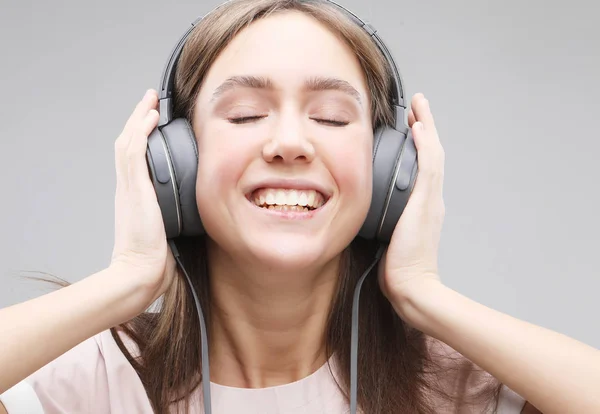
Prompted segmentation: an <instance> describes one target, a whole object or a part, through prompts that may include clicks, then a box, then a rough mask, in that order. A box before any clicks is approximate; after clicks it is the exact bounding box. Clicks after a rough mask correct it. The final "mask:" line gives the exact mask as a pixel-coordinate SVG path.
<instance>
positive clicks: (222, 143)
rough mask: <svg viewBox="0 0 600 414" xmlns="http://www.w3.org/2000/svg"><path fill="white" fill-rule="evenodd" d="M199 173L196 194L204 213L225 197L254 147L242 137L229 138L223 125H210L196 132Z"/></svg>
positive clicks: (233, 186)
mask: <svg viewBox="0 0 600 414" xmlns="http://www.w3.org/2000/svg"><path fill="white" fill-rule="evenodd" d="M196 140H197V142H198V176H197V181H196V194H197V201H198V208H199V210H200V211H201V213H202V212H203V211H204V210H208V209H209V208H210V207H209V206H215V207H216V206H217V205H218V204H219V200H220V201H225V200H226V198H227V194H228V193H231V191H232V190H234V191H235V190H236V185H237V183H238V182H239V181H240V178H241V176H242V174H243V172H244V169H245V168H246V166H247V164H248V163H249V162H250V155H251V153H252V151H251V149H249V148H247V147H245V146H244V145H243V143H242V142H240V140H237V141H236V140H234V139H228V138H227V135H226V131H224V130H223V129H222V128H214V127H213V128H210V126H207V127H205V128H203V129H202V131H199V132H197V133H196Z"/></svg>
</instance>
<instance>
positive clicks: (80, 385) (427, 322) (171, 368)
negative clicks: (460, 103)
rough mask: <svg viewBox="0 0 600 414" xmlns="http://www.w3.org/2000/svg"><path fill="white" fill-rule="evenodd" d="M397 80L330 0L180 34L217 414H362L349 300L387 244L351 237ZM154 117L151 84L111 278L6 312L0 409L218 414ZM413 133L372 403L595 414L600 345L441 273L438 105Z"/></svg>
mask: <svg viewBox="0 0 600 414" xmlns="http://www.w3.org/2000/svg"><path fill="white" fill-rule="evenodd" d="M390 79H391V74H390V68H389V67H388V66H387V64H386V60H385V59H384V57H383V55H382V54H381V52H380V50H379V49H378V48H377V46H376V45H375V44H374V43H373V41H372V39H371V38H370V37H369V35H368V34H366V32H365V31H364V30H363V29H362V28H360V27H358V26H357V25H356V24H355V23H354V22H353V21H351V20H350V19H348V17H347V16H346V15H344V14H343V13H341V12H340V11H339V10H338V9H337V8H335V7H332V6H331V5H330V4H328V3H327V2H323V1H310V2H308V1H294V0H290V1H283V0H258V1H250V0H234V1H230V2H228V3H227V4H226V5H224V6H222V7H221V8H219V9H217V10H216V11H214V12H213V13H211V14H210V15H208V16H207V17H206V18H205V19H204V20H203V21H202V22H201V23H199V24H198V26H197V27H196V28H195V29H194V33H192V35H191V36H190V38H189V40H188V42H187V43H186V46H185V49H184V50H183V54H182V56H181V59H180V62H179V65H178V67H177V75H176V82H175V95H174V96H175V112H176V113H177V114H178V116H185V117H187V118H188V119H189V120H190V123H191V125H192V127H193V132H194V134H195V137H196V140H197V146H198V174H197V177H196V180H197V182H196V193H197V195H196V201H197V205H198V211H199V213H200V215H201V217H202V221H203V224H204V227H205V229H206V233H207V235H206V236H199V237H188V238H181V239H179V240H177V243H178V248H179V251H180V252H181V257H182V259H183V262H184V263H185V265H186V267H187V269H188V271H189V272H190V274H191V276H192V277H191V279H192V281H193V285H194V289H195V290H196V291H197V293H198V296H199V297H200V302H201V304H202V309H203V310H204V312H205V318H206V321H207V328H208V333H209V335H208V337H209V345H210V346H209V349H210V373H211V377H210V379H211V384H210V385H211V395H212V409H213V413H286V414H292V413H294V414H300V413H328V414H332V413H346V412H348V396H349V384H350V318H351V308H352V295H353V292H354V288H355V286H356V284H357V281H358V279H359V277H360V275H361V274H362V272H363V271H364V270H365V269H366V268H367V267H368V265H369V264H370V263H371V261H372V260H373V257H374V254H375V250H376V247H377V246H376V244H375V243H374V242H370V241H367V240H364V239H363V238H361V237H358V232H359V229H360V228H361V226H362V223H363V222H364V220H365V217H366V215H367V211H368V209H369V205H370V199H371V197H370V195H371V193H372V180H373V179H372V175H373V172H372V154H373V131H374V129H375V128H376V127H378V126H380V125H382V124H388V123H390V122H391V120H392V119H393V113H392V106H391V104H390V99H389V89H390ZM157 109H158V108H157V93H156V92H155V91H149V92H147V93H146V95H145V96H144V98H143V99H142V100H141V102H140V103H139V104H138V105H137V107H136V108H135V110H134V111H133V113H132V115H131V117H130V119H129V120H128V122H127V124H126V125H125V127H124V129H123V132H122V134H121V135H120V136H119V137H118V139H117V140H116V145H115V154H116V169H117V191H116V202H115V209H116V225H115V246H114V254H113V258H112V262H111V264H110V266H108V267H107V268H106V269H105V270H103V271H101V272H99V273H96V274H94V275H91V276H89V277H87V278H85V279H83V280H82V281H80V282H78V283H75V284H72V285H70V286H68V287H65V288H63V289H60V290H58V291H56V292H53V293H50V294H47V295H44V296H42V297H39V298H37V299H34V300H31V301H28V302H25V303H22V304H19V305H16V306H12V307H9V308H6V309H3V310H1V311H0V338H1V340H0V394H2V396H1V397H0V401H2V403H3V405H2V404H0V407H2V408H0V413H4V412H8V413H9V414H15V413H38V412H39V413H42V412H43V413H47V414H53V413H76V412H77V413H108V412H112V413H151V412H156V413H168V412H177V410H178V409H180V410H181V412H185V411H186V410H187V411H188V412H193V413H201V412H203V405H202V402H201V399H202V393H201V387H200V386H199V385H200V384H201V379H202V378H201V376H200V373H201V368H200V367H201V360H200V356H199V355H200V354H199V347H200V346H199V342H198V337H199V329H200V328H199V322H198V320H197V318H196V313H195V309H194V302H193V300H192V298H191V295H190V293H191V291H190V290H189V289H188V287H187V285H186V283H185V279H184V278H182V277H181V275H180V274H179V272H178V271H177V268H176V263H175V261H174V258H173V256H172V255H171V253H170V252H169V248H168V244H167V240H166V235H165V230H164V223H163V221H162V217H161V211H160V208H159V206H158V203H157V200H156V194H155V192H154V188H153V186H152V182H151V180H150V179H149V175H148V169H147V164H146V161H145V152H146V147H147V142H148V135H149V134H150V132H151V131H152V130H153V129H154V128H155V127H156V125H157V123H158V118H159V114H158V112H157ZM408 122H409V127H410V128H411V129H412V132H413V136H414V140H415V144H416V146H417V149H418V161H419V175H418V179H417V182H416V185H415V187H414V190H413V192H412V195H411V197H410V200H409V203H408V205H407V207H406V209H405V211H404V212H403V214H402V216H401V219H400V220H399V222H398V224H397V226H396V227H395V230H394V233H393V236H392V239H391V242H390V244H389V246H388V248H387V251H386V254H385V255H384V257H383V258H382V260H381V262H380V266H379V268H378V271H377V275H372V276H370V277H368V278H367V279H366V280H365V284H364V287H363V292H362V294H361V308H360V309H361V310H360V318H361V319H360V329H359V335H360V337H359V348H358V349H359V359H358V361H359V362H358V363H359V365H358V405H359V408H360V410H361V412H362V413H366V414H375V413H386V414H387V413H484V412H494V411H496V412H500V413H519V412H543V413H547V414H550V413H594V412H600V392H599V391H598V390H600V352H598V351H597V350H595V349H592V348H591V347H589V346H586V345H584V344H581V343H579V342H577V341H575V340H573V339H570V338H567V337H565V336H563V335H560V334H557V333H554V332H551V331H548V330H546V329H543V328H540V327H537V326H533V325H531V324H528V323H525V322H522V321H519V320H517V319H514V318H511V317H509V316H507V315H503V314H501V313H498V312H496V311H494V310H491V309H489V308H486V307H484V306H482V305H480V304H478V303H475V302H473V301H471V300H469V299H467V298H465V297H464V296H462V295H460V294H459V293H457V292H455V291H452V290H451V289H449V288H448V287H446V286H444V284H443V283H442V281H441V280H440V277H439V273H438V267H437V254H438V243H439V237H440V232H441V227H442V221H443V217H444V204H443V198H442V183H443V170H444V152H443V149H442V146H441V144H440V141H439V138H438V135H437V132H436V127H435V123H434V120H433V116H432V113H431V110H430V107H429V104H428V102H427V100H426V99H425V98H424V97H423V95H421V94H418V95H416V96H414V97H413V99H412V102H411V111H410V113H409V115H408ZM298 204H299V205H300V206H298ZM292 205H293V206H292ZM307 210H309V211H307ZM158 298H161V299H162V301H161V306H160V309H158V310H157V311H155V312H149V311H147V309H148V307H149V305H151V304H152V303H154V302H155V301H156V300H157V299H158ZM527 401H528V402H527ZM534 407H535V408H534Z"/></svg>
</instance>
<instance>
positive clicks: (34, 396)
mask: <svg viewBox="0 0 600 414" xmlns="http://www.w3.org/2000/svg"><path fill="white" fill-rule="evenodd" d="M121 337H122V338H123V339H124V342H125V343H126V346H127V348H128V349H129V350H131V351H132V352H133V353H135V352H136V349H135V347H134V346H133V343H132V342H131V341H130V340H128V338H126V337H123V336H121ZM1 398H2V402H3V403H4V405H5V406H6V407H7V411H8V413H9V414H13V413H23V412H27V413H35V412H36V411H30V410H29V409H28V408H25V405H24V404H25V402H29V403H32V404H34V403H37V405H39V406H40V407H42V408H43V413H44V414H59V413H60V414H62V413H74V412H94V413H109V412H147V411H151V410H150V409H149V402H148V399H147V397H146V393H145V391H144V388H143V386H142V383H141V381H140V379H139V377H138V376H137V373H136V372H135V370H134V369H133V367H132V366H131V364H130V363H129V361H128V360H127V358H125V355H123V353H122V352H121V350H120V349H119V347H118V345H117V343H116V342H115V340H114V338H113V337H112V333H111V332H110V331H104V332H102V333H100V334H98V335H96V336H94V337H92V338H89V339H87V340H86V341H84V342H82V343H80V344H79V345H77V346H75V347H74V348H72V349H71V350H69V351H67V352H66V353H64V354H63V355H61V356H60V357H58V358H56V359H55V360H53V361H52V362H50V363H49V364H47V365H45V366H44V367H42V368H41V369H39V370H38V371H36V372H35V373H33V374H32V375H31V376H29V377H28V378H26V379H25V380H24V381H23V382H21V383H20V384H17V385H16V386H15V387H14V388H12V389H11V390H8V391H7V392H6V393H5V394H3V395H2V397H1ZM32 400H35V401H32ZM39 412H40V413H41V412H42V411H39Z"/></svg>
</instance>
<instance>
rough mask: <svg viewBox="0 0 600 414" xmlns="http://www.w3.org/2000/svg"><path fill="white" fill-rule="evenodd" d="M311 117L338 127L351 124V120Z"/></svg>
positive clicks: (321, 122)
mask: <svg viewBox="0 0 600 414" xmlns="http://www.w3.org/2000/svg"><path fill="white" fill-rule="evenodd" d="M311 119H312V120H313V121H316V122H318V123H320V124H325V125H331V126H336V127H341V126H346V125H348V124H349V122H345V121H336V120H334V119H319V118H311Z"/></svg>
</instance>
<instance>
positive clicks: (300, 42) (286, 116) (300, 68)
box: [193, 12, 373, 270]
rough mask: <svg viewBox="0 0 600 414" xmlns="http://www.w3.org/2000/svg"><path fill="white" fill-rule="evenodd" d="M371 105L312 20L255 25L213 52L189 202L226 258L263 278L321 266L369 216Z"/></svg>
mask: <svg viewBox="0 0 600 414" xmlns="http://www.w3.org/2000/svg"><path fill="white" fill-rule="evenodd" d="M368 97H369V94H368V92H367V88H366V83H365V79H364V76H363V73H362V70H361V68H360V66H359V63H358V60H357V58H356V57H355V55H354V53H353V52H352V50H351V49H350V48H349V47H348V46H347V45H346V44H345V43H343V42H342V41H341V40H339V39H337V38H336V36H335V35H334V34H333V33H331V32H329V31H328V30H327V28H326V27H324V26H322V25H321V24H320V23H319V22H317V21H316V20H314V19H312V18H310V17H309V16H307V15H305V14H302V13H299V12H284V13H279V14H275V15H273V16H271V17H268V18H264V19H261V20H258V21H257V22H255V23H253V24H252V25H251V26H250V27H248V28H247V29H245V30H244V31H243V32H241V33H240V34H239V35H238V36H237V37H236V38H235V39H234V40H233V41H232V42H231V43H230V44H229V45H228V46H227V48H226V49H224V50H223V51H222V53H221V54H220V55H219V57H218V59H217V60H216V61H215V62H214V64H213V65H212V67H211V69H210V71H209V72H208V74H207V76H206V78H205V81H204V82H203V85H202V89H201V91H200V93H199V96H198V100H197V102H196V109H195V112H194V119H193V125H194V132H195V135H196V138H197V140H198V149H199V166H198V180H197V201H198V208H199V212H200V215H201V217H202V221H203V223H204V226H205V228H206V231H207V233H208V234H209V235H210V237H211V238H212V239H213V240H214V241H215V242H216V244H217V245H218V246H219V247H220V248H221V249H223V250H225V251H226V252H227V253H228V254H230V255H233V257H237V258H240V259H242V260H243V261H244V262H246V263H248V262H250V263H261V264H263V266H265V265H266V266H267V267H269V268H270V269H281V270H286V269H288V270H292V269H298V268H306V267H309V266H311V267H312V266H314V265H322V264H324V263H326V262H327V261H330V260H331V259H332V258H334V257H335V256H336V255H338V254H339V253H340V252H341V251H342V250H343V249H344V248H345V247H346V246H347V245H348V244H349V243H350V242H351V241H352V239H353V238H354V237H355V236H356V234H357V233H358V231H359V229H360V227H361V225H362V223H363V221H364V219H365V217H366V214H367V211H368V208H369V204H370V200H371V186H372V175H371V174H372V168H371V167H372V162H371V151H372V140H373V130H372V124H371V115H370V113H371V111H370V102H369V99H368Z"/></svg>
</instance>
